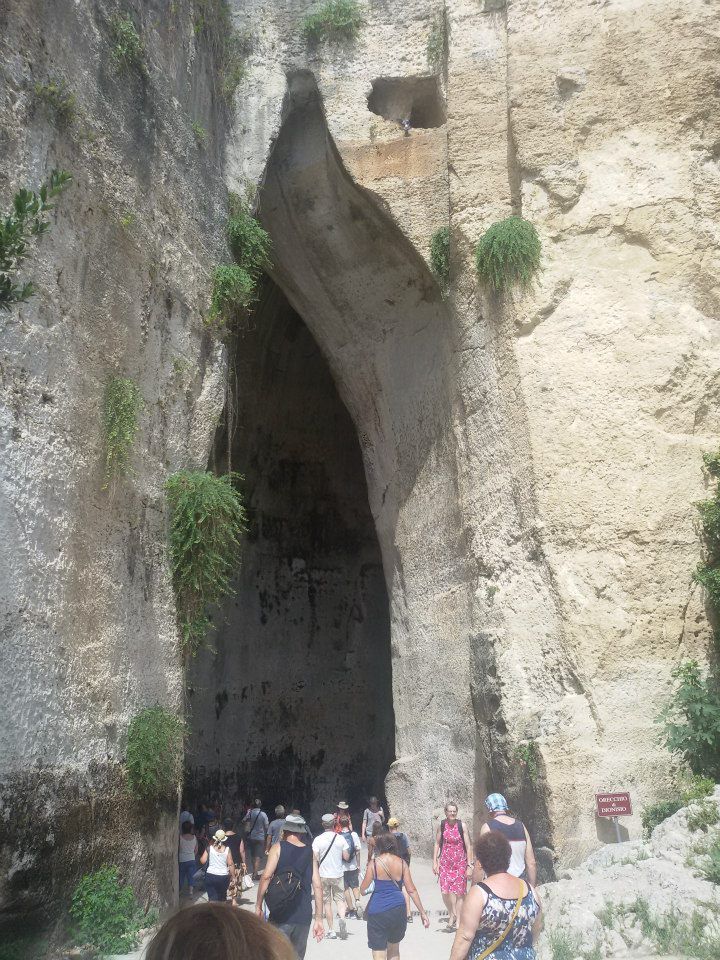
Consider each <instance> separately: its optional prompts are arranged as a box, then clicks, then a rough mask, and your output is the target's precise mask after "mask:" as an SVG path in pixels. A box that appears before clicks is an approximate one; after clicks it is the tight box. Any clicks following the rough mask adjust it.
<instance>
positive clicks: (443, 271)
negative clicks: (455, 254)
mask: <svg viewBox="0 0 720 960" xmlns="http://www.w3.org/2000/svg"><path fill="white" fill-rule="evenodd" d="M430 266H431V267H432V272H433V273H434V274H435V276H436V277H437V281H438V283H439V284H440V286H441V288H442V289H443V291H445V290H446V289H447V286H448V284H449V282H450V227H440V229H439V230H436V231H435V233H434V234H433V235H432V236H431V237H430Z"/></svg>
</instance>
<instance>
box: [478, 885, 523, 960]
mask: <svg viewBox="0 0 720 960" xmlns="http://www.w3.org/2000/svg"><path fill="white" fill-rule="evenodd" d="M520 883H521V884H522V887H521V888H520V896H519V897H518V898H517V901H516V902H515V908H514V909H513V912H512V915H511V916H510V921H509V923H508V925H507V926H506V927H505V929H504V930H503V932H502V933H501V934H500V936H499V937H498V938H497V940H496V941H495V943H491V944H490V946H489V947H488V948H487V950H483V952H482V953H481V954H480V955H479V956H478V957H477V958H476V960H486V957H489V956H490V954H491V953H494V952H495V951H496V950H497V948H498V947H499V946H500V945H501V944H502V943H504V941H505V937H506V936H507V935H508V934H509V933H510V931H511V930H512V927H513V924H514V923H515V918H516V917H517V915H518V913H519V912H520V904H521V903H522V902H523V899H524V898H525V881H524V880H521V881H520ZM480 886H482V887H483V888H484V889H486V890H487V889H488V888H487V887H486V886H485V884H484V883H483V884H480Z"/></svg>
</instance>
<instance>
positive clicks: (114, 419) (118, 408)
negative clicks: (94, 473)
mask: <svg viewBox="0 0 720 960" xmlns="http://www.w3.org/2000/svg"><path fill="white" fill-rule="evenodd" d="M141 406H142V397H141V395H140V391H139V390H138V387H137V385H136V383H135V381H134V380H131V379H129V378H128V377H112V379H111V380H110V381H109V382H108V385H107V387H106V388H105V397H104V400H103V432H104V435H105V488H107V487H108V486H109V485H110V483H111V482H112V481H113V480H114V479H116V478H117V477H121V476H124V475H126V474H127V472H128V470H129V467H130V456H131V454H132V448H133V445H134V443H135V437H136V436H137V432H138V414H139V413H140V408H141Z"/></svg>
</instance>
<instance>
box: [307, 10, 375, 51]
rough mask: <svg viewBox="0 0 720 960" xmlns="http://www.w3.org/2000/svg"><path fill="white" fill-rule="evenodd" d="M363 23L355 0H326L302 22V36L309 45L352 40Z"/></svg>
mask: <svg viewBox="0 0 720 960" xmlns="http://www.w3.org/2000/svg"><path fill="white" fill-rule="evenodd" d="M364 23H365V18H364V17H363V13H362V8H361V7H360V4H359V3H356V2H355V0H326V3H324V4H323V5H322V6H321V7H320V8H319V9H318V10H316V11H315V13H309V14H307V16H306V17H305V19H304V20H303V28H302V32H303V36H304V37H305V39H306V40H307V41H309V42H310V43H318V42H319V41H320V40H329V41H330V42H331V43H339V42H341V41H349V40H354V39H355V37H356V36H357V34H358V32H359V30H360V28H361V27H362V25H363V24H364Z"/></svg>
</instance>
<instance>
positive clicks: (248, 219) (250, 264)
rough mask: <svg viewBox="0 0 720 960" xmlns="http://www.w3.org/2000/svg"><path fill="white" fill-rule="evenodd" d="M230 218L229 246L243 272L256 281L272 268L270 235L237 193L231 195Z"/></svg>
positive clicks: (228, 225) (228, 228)
mask: <svg viewBox="0 0 720 960" xmlns="http://www.w3.org/2000/svg"><path fill="white" fill-rule="evenodd" d="M229 209H230V216H229V217H228V222H227V239H228V246H229V247H230V250H231V251H232V254H233V256H234V257H235V260H236V262H237V264H238V266H240V267H242V268H243V270H244V271H245V272H246V273H247V274H248V275H249V276H250V277H252V278H253V279H254V280H257V278H258V277H259V276H260V274H261V273H262V271H263V270H264V269H266V268H267V267H269V266H270V250H271V248H272V243H271V240H270V235H269V234H268V233H267V231H266V230H264V229H263V228H262V227H261V226H260V224H259V223H258V221H257V220H256V219H255V217H253V216H252V214H251V213H250V210H249V209H248V205H247V203H246V202H245V201H244V200H243V199H242V198H241V197H239V196H238V195H237V194H236V193H231V194H230V195H229Z"/></svg>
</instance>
